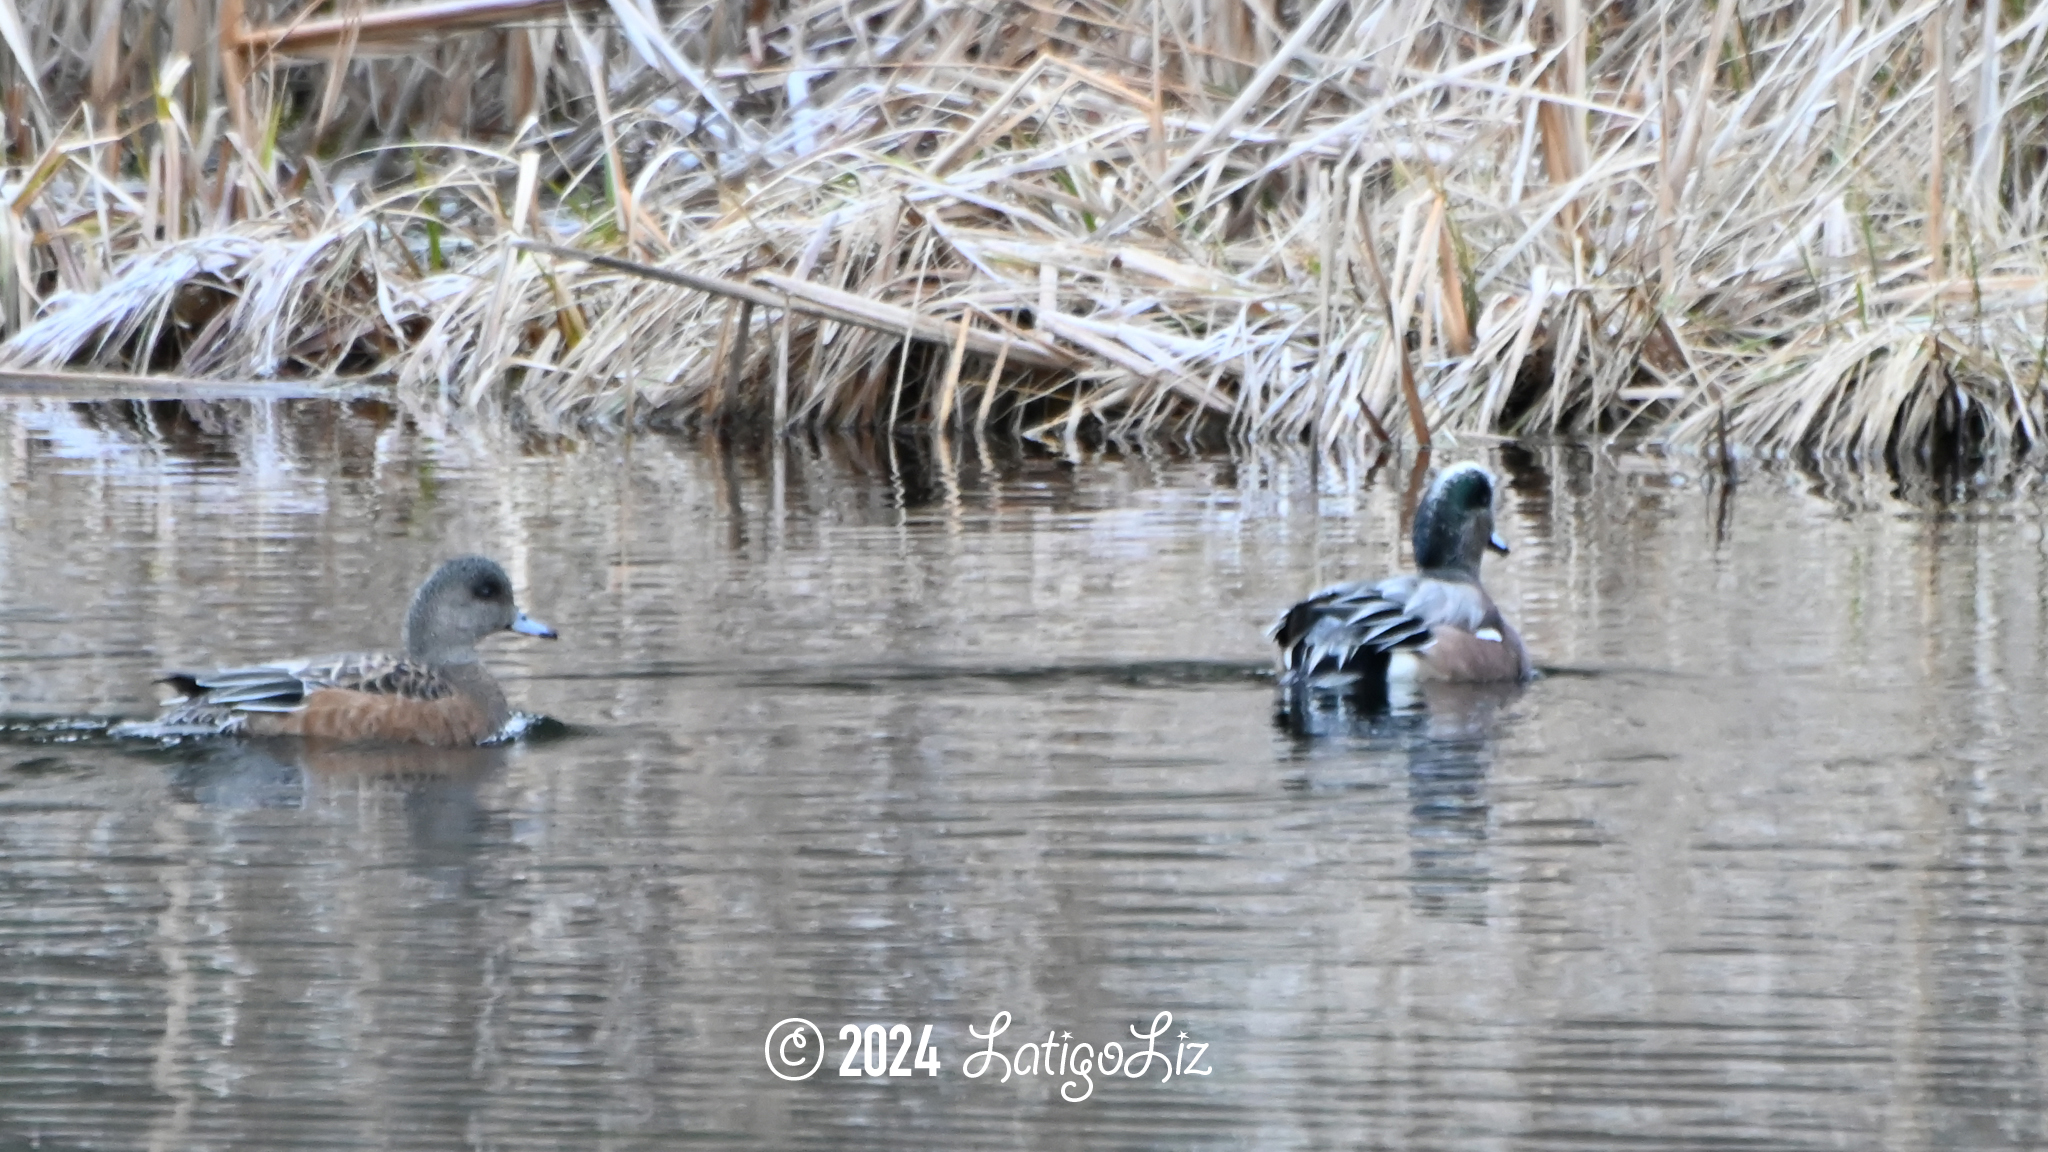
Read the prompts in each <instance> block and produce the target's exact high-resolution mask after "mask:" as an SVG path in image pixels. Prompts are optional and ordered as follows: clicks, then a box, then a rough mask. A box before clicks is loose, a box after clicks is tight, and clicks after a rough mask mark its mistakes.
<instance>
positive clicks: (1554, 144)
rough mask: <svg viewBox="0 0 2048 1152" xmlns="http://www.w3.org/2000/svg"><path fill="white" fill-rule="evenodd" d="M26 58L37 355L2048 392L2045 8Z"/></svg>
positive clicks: (1149, 25)
mask: <svg viewBox="0 0 2048 1152" xmlns="http://www.w3.org/2000/svg"><path fill="white" fill-rule="evenodd" d="M0 41H4V49H5V50H4V51H0V94H4V107H0V112H4V125H0V143H4V149H5V156H4V158H5V162H6V164H7V166H8V167H7V172H6V176H5V185H4V194H5V197H6V200H7V204H8V208H9V210H8V211H6V212H0V326H4V331H5V334H6V336H7V339H6V343H5V345H4V347H0V357H4V363H5V364H6V365H8V366H11V367H13V368H15V369H18V370H47V369H50V368H52V367H58V366H73V367H92V368H100V369H118V370H130V371H155V372H166V373H175V374H178V375H180V376H185V377H199V378H215V379H242V378H249V377H255V378H274V377H313V378H324V377H328V376H335V375H344V376H351V377H370V378H375V379H381V380H388V381H389V382H390V383H391V385H392V386H393V387H395V388H396V389H398V390H399V391H400V393H401V394H403V395H407V396H411V397H415V398H418V399H420V400H421V401H433V402H450V403H456V404H463V405H502V406H506V407H510V408H513V409H516V410H518V411H520V412H522V413H524V414H525V415H526V416H528V417H529V418H531V419H535V420H538V421H541V422H543V423H546V424H550V425H555V426H573V425H576V424H579V423H587V422H609V421H628V422H634V421H640V420H646V419H667V420H672V421H677V422H682V423H712V422H729V421H753V422H761V423H766V424H769V425H771V426H777V427H787V426H791V425H800V426H811V427H834V426H868V427H887V428H897V427H901V426H905V425H912V424H927V425H937V426H942V427H943V426H952V425H958V424H966V425H970V426H981V425H984V424H988V423H990V422H1000V421H1011V422H1014V423H1015V425H1016V426H1017V427H1019V428H1020V429H1021V430H1023V431H1025V432H1026V433H1028V434H1031V435H1036V436H1040V437H1047V438H1059V439H1066V440H1071V439H1072V438H1074V437H1076V436H1079V435H1089V436H1107V437H1110V438H1117V437H1125V436H1139V435H1151V434H1157V433H1161V432H1167V433H1175V432H1185V431H1187V430H1190V429H1195V428H1205V429H1212V430H1217V429H1220V430H1225V431H1227V432H1228V433H1229V434H1230V435H1232V436H1234V437H1241V438H1281V439H1294V440H1301V439H1307V440H1309V441H1311V442H1312V443H1314V444H1315V445H1317V446H1318V447H1319V448H1346V447H1350V446H1360V447H1364V448H1366V449H1375V448H1376V447H1378V446H1384V445H1387V444H1389V443H1391V442H1394V441H1414V440H1418V439H1420V440H1424V441H1426V440H1427V439H1428V438H1429V437H1430V436H1432V435H1436V434H1441V433H1445V432H1450V433H1456V432H1482V433H1498V434H1509V435H1526V434H1535V433H1548V432H1571V433H1588V432H1593V433H1599V434H1603V435H1608V436H1626V437H1629V438H1631V439H1635V440H1638V441H1644V442H1653V443H1662V444H1666V445H1670V446H1673V447H1676V448H1681V449H1684V448H1706V449H1712V450H1718V451H1727V450H1729V449H1730V448H1731V446H1747V447H1749V448H1753V449H1756V450H1762V451H1768V452H1786V451H1812V452H1822V453H1839V454H1844V455H1848V456H1852V457H1857V458H1864V459H1876V458H1893V459H1897V458H1901V457H1909V456H1925V455H1927V454H1930V453H1942V452H1954V451H1955V450H1958V449H1961V450H1963V451H1965V452H1968V453H1970V454H1973V455H1974V454H1980V453H1981V454H2016V453H2019V452H2022V451H2024V450H2025V449H2027V448H2028V447H2029V446H2031V445H2034V444H2036V443H2038V442H2039V441H2040V440H2041V438H2042V436H2041V431H2040V429H2041V428H2042V425H2043V422H2044V421H2048V405H2044V402H2043V396H2042V388H2041V379H2042V374H2043V370H2044V363H2048V243H2044V241H2048V200H2044V197H2048V192H2044V189H2048V148H2044V147H2043V146H2042V141H2043V140H2044V139H2048V66H2044V52H2048V6H2044V5H2028V4H2024V3H2015V2H1991V3H1977V4H1975V5H1974V6H1973V5H1971V4H1968V3H1965V2H1964V0H1922V2H1919V3H1887V2H1880V0H1825V2H1821V0H1814V2H1800V0H1723V2H1721V3H1719V4H1710V3H1693V2H1681V0H1663V2H1653V0H1608V2H1604V3H1602V2H1597V0H1383V2H1376V3H1360V2H1358V0H1348V2H1340V0H1287V2H1286V3H1267V2H1266V0H1150V2H1149V3H1148V2H1139V0H1124V2H1106V0H1047V2H1044V3H1000V4H982V5H971V4H965V3H953V4H949V3H942V2H938V0H916V2H913V0H867V2H864V3H829V4H805V3H798V2H796V0H746V2H745V3H711V4H688V3H685V4H680V5H676V4H666V3H665V4H662V5H659V6H657V5H655V4H653V3H652V2H651V0H609V2H608V3H595V2H588V0H569V2H566V3H565V2H564V0H554V2H552V3H536V2H533V0H443V2H439V3H433V4H427V5H419V6H409V7H401V6H382V5H372V4H367V3H360V2H355V0H343V2H342V3H340V4H339V5H337V6H335V7H333V8H332V9H331V10H323V9H321V8H319V7H318V6H305V5H299V4H295V3H286V2H284V0H279V2H278V3H276V4H275V5H273V6H270V7H266V6H265V5H264V4H263V3H262V0H218V3H217V5H216V4H211V3H209V2H208V0H147V2H143V3H125V4H124V3H120V2H118V0H95V2H94V3H91V4H73V3H69V2H67V0H0ZM586 257H588V258H586ZM600 257H601V258H602V259H600ZM1391 333H1398V334H1399V338H1398V339H1394V338H1390V334H1391Z"/></svg>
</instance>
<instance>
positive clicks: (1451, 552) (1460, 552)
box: [1415, 461, 1508, 580]
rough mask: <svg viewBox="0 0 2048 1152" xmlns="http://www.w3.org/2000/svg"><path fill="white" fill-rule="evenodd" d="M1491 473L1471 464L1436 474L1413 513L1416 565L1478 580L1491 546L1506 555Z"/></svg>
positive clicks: (1506, 547)
mask: <svg viewBox="0 0 2048 1152" xmlns="http://www.w3.org/2000/svg"><path fill="white" fill-rule="evenodd" d="M1493 486H1494V485H1493V473H1491V472H1488V471H1487V470H1486V469H1484V468H1482V467H1480V466H1479V465H1477V464H1474V463H1472V462H1471V461H1466V462H1464V463H1462V464H1453V465H1451V466H1450V467H1449V468H1446V469H1444V470H1443V472H1441V473H1440V474H1438V476H1437V478H1436V481H1435V483H1432V484H1431V485H1430V486H1429V492H1428V493H1427V494H1425V495H1424V496H1423V498H1422V506H1421V507H1420V508H1418V509H1416V512H1415V566H1416V567H1417V568H1420V569H1421V570H1422V571H1424V572H1453V573H1457V574H1460V575H1463V576H1467V577H1470V578H1471V579H1473V580H1477V579H1479V561H1480V560H1481V559H1482V558H1484V557H1485V555H1486V550H1487V549H1488V548H1491V549H1493V550H1494V551H1496V552H1502V553H1505V552H1506V551H1507V550H1508V546H1507V542H1506V541H1504V540H1502V539H1501V538H1500V536H1499V535H1498V534H1496V533H1495V532H1494V530H1493Z"/></svg>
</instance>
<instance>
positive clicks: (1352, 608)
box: [1268, 576, 1494, 686]
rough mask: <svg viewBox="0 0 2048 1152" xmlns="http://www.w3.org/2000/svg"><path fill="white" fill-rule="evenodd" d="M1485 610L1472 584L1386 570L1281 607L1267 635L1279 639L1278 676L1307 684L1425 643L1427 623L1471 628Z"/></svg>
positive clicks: (1347, 676) (1489, 609) (1353, 672)
mask: <svg viewBox="0 0 2048 1152" xmlns="http://www.w3.org/2000/svg"><path fill="white" fill-rule="evenodd" d="M1493 611H1494V609H1493V602H1492V601H1491V600H1489V599H1488V598H1487V595H1486V592H1485V590H1484V589H1482V588H1480V587H1479V586H1478V585H1477V584H1471V583H1466V582H1464V581H1458V580H1444V579H1439V578H1436V577H1429V576H1394V577H1390V578H1388V579H1385V580H1380V581H1374V582H1368V581H1358V582H1355V583H1350V584H1337V585H1333V586H1332V587H1329V588H1325V589H1323V590H1322V591H1320V592H1317V593H1316V594H1314V595H1313V596H1310V597H1309V598H1308V599H1306V600H1303V601H1302V602H1301V603H1299V604H1296V605H1295V606H1293V607H1292V608H1289V609H1288V610H1287V611H1286V612H1285V613H1284V614H1282V615H1281V617H1280V619H1279V620H1277V621H1275V622H1274V624H1273V627H1272V629H1271V630H1270V631H1269V632H1268V635H1269V636H1271V637H1272V639H1273V642H1274V643H1276V644H1278V645H1279V646H1280V664H1281V678H1282V680H1283V681H1284V682H1286V683H1288V684H1289V685H1293V686H1309V685H1311V684H1314V683H1317V682H1320V681H1324V680H1332V681H1333V682H1341V681H1349V680H1352V679H1355V678H1356V677H1357V675H1358V674H1360V673H1363V672H1364V671H1366V670H1367V669H1368V668H1374V667H1377V668H1381V669H1383V668H1384V667H1385V664H1386V661H1387V659H1388V657H1389V656H1390V655H1391V654H1392V653H1394V652H1395V651H1397V650H1399V649H1403V648H1419V647H1421V646H1422V645H1424V644H1427V643H1428V642H1429V639H1430V633H1431V630H1432V629H1436V628H1442V627H1452V628H1461V629H1464V630H1465V631H1467V632H1476V631H1478V630H1479V629H1480V628H1481V627H1483V626H1484V624H1485V622H1486V620H1487V619H1488V617H1489V616H1490V615H1492V613H1493Z"/></svg>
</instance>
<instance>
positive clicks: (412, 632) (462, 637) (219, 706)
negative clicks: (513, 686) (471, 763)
mask: <svg viewBox="0 0 2048 1152" xmlns="http://www.w3.org/2000/svg"><path fill="white" fill-rule="evenodd" d="M507 630H509V631H513V632H522V633H525V634H526V635H528V636H540V637H544V638H546V639H549V640H552V639H554V637H555V631H554V629H552V628H549V627H548V626H547V625H545V624H542V623H541V622H540V621H538V620H535V619H533V618H531V617H529V616H527V615H526V613H524V612H521V611H520V610H519V608H518V606H517V605H515V604H513V602H512V581H511V579H510V578H508V577H507V576H506V575H505V570H504V569H503V568H500V567H498V565H497V564H496V563H494V562H493V561H490V560H487V559H485V558H484V557H482V556H462V557H458V558H456V559H454V560H450V561H448V562H447V563H446V564H443V565H441V566H440V567H439V568H437V569H435V571H434V574H433V575H432V576H429V577H427V580H426V583H424V584H421V585H420V588H419V591H418V592H416V593H414V594H413V598H412V607H411V609H409V610H408V611H407V612H406V614H405V651H404V653H403V654H397V653H388V652H358V653H348V654H344V655H339V656H315V657H310V658H303V659H296V660H279V661H276V662H275V663H270V664H252V665H249V666H248V667H244V668H221V669H217V670H215V671H211V672H173V673H170V674H168V675H166V676H165V677H164V678H163V682H164V683H167V684H170V685H172V686H173V687H175V688H176V689H177V690H178V691H179V692H180V693H182V696H181V697H180V698H179V699H176V700H173V701H171V702H170V703H169V704H168V705H167V706H166V711H165V712H164V714H163V715H162V716H161V717H160V718H158V720H157V721H156V722H155V723H153V724H148V725H137V726H136V731H138V732H147V733H149V734H155V735H196V734H219V735H248V736H307V737H315V738H321V739H328V740H339V741H347V742H370V741H375V742H394V743H412V744H431V745H436V746H439V747H444V748H445V747H455V746H458V745H464V744H475V743H477V742H478V741H480V740H484V739H486V738H488V737H490V736H491V735H492V734H494V733H496V732H498V731H499V730H500V729H502V728H503V727H504V726H505V722H506V720H507V719H509V718H510V717H511V709H510V708H509V707H508V706H507V705H506V703H505V693H504V692H502V691H500V690H499V688H498V682H497V681H496V680H494V679H492V678H491V674H490V672H489V670H487V669H486V668H485V667H484V666H483V662H482V661H481V660H480V659H478V657H477V651H476V646H477V642H478V641H480V640H482V639H483V638H484V637H486V636H489V635H491V634H492V633H494V632H504V631H507Z"/></svg>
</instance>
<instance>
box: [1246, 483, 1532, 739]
mask: <svg viewBox="0 0 2048 1152" xmlns="http://www.w3.org/2000/svg"><path fill="white" fill-rule="evenodd" d="M1493 488H1494V483H1493V474H1492V473H1490V472H1488V471H1487V470H1486V469H1484V468H1482V467H1480V466H1479V465H1477V464H1473V463H1469V462H1468V463H1463V464H1456V465H1453V466H1451V467H1449V468H1446V469H1444V471H1443V473H1442V474H1441V475H1439V476H1438V477H1437V478H1436V482H1435V483H1433V484H1431V485H1430V486H1429V491H1428V493H1427V494H1426V495H1424V496H1423V498H1422V505H1421V507H1420V508H1418V509H1417V510H1416V513H1415V567H1416V569H1417V571H1416V572H1415V573H1414V574H1412V575H1401V576H1392V577H1388V578H1387V579H1385V580H1380V581H1377V582H1372V583H1368V582H1365V581H1359V582H1357V583H1352V584H1338V585H1336V586H1335V587H1331V588H1325V589H1323V590H1322V591H1321V592H1318V593H1316V594H1315V595H1313V596H1310V597H1309V598H1308V599H1306V600H1303V601H1302V602H1301V603H1299V604H1296V605H1295V606H1294V607H1292V608H1289V609H1288V610H1287V613H1286V615H1284V616H1282V617H1281V618H1280V619H1279V621H1278V622H1277V623H1275V624H1274V625H1273V629H1272V632H1271V635H1272V638H1273V640H1274V642H1275V643H1277V644H1279V645H1280V686H1281V689H1282V690H1283V692H1284V693H1285V699H1286V700H1287V701H1288V703H1289V705H1290V707H1292V706H1294V705H1295V704H1297V703H1299V702H1301V701H1303V699H1304V697H1305V696H1306V695H1308V694H1309V693H1311V692H1329V693H1341V694H1345V695H1356V696H1366V697H1373V698H1378V697H1383V696H1384V695H1385V693H1386V690H1387V686H1388V685H1389V684H1390V683H1393V684H1398V683H1401V682H1404V681H1405V682H1425V683H1426V682H1430V681H1438V682H1446V681H1447V682H1457V683H1467V684H1472V683H1509V682H1514V681H1519V680H1526V679H1528V678H1529V677H1530V676H1531V675H1532V674H1533V672H1534V668H1533V666H1532V665H1531V664H1530V662H1529V651H1528V649H1526V648H1524V647H1523V646H1522V638H1521V636H1519V635H1517V634H1516V632H1515V630H1514V628H1512V627H1510V626H1509V624H1508V622H1507V621H1506V620H1505V619H1503V618H1502V616H1501V614H1500V609H1499V608H1498V607H1496V606H1495V605H1494V603H1493V597H1491V596H1488V595H1487V594H1486V589H1485V588H1484V587H1482V586H1481V585H1480V583H1479V561H1480V558H1481V557H1483V556H1484V555H1485V554H1486V550H1487V549H1488V548H1492V549H1494V550H1495V551H1498V552H1503V553H1504V552H1506V551H1507V550H1508V546H1507V544H1506V543H1504V542H1503V541H1502V540H1501V538H1500V537H1499V536H1498V535H1497V534H1496V533H1495V532H1494V530H1493Z"/></svg>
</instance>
